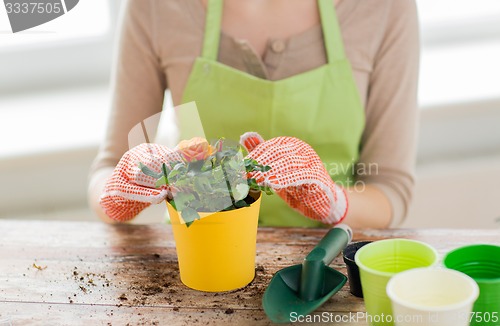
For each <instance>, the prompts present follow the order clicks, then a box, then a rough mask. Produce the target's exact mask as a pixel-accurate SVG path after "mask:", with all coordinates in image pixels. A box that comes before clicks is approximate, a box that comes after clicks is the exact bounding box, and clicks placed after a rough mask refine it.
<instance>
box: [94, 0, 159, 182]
mask: <svg viewBox="0 0 500 326" xmlns="http://www.w3.org/2000/svg"><path fill="white" fill-rule="evenodd" d="M155 7H156V1H155V0H129V1H127V3H126V4H125V9H124V15H123V17H122V25H121V31H120V36H119V40H118V48H117V55H116V56H115V65H114V71H113V78H112V88H113V91H112V96H113V99H112V108H111V114H110V116H109V120H108V121H109V122H108V126H107V130H106V136H105V139H104V142H103V143H102V144H101V146H100V149H99V153H98V155H97V157H96V159H95V160H94V163H93V165H92V168H91V177H92V175H93V174H95V173H96V172H97V170H99V169H102V168H105V167H108V168H109V167H114V166H116V165H117V163H118V161H119V160H120V158H121V157H122V155H123V154H124V153H125V152H126V151H127V150H128V149H129V148H128V147H129V146H128V134H129V132H130V131H131V130H132V128H133V127H134V126H135V125H137V124H138V123H140V122H141V121H143V120H144V119H147V118H148V117H151V116H153V115H154V114H157V113H159V112H161V110H162V107H163V99H164V94H165V89H166V88H167V80H166V76H165V74H164V70H163V69H162V67H161V60H160V58H159V55H158V50H157V42H156V40H155V31H156V29H155V25H156V21H155V17H156V16H157V15H155V11H156V9H155Z"/></svg>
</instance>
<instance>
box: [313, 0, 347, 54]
mask: <svg viewBox="0 0 500 326" xmlns="http://www.w3.org/2000/svg"><path fill="white" fill-rule="evenodd" d="M344 1H346V0H344ZM332 2H333V1H332V0H318V7H319V14H320V16H321V25H322V28H323V39H324V41H325V49H326V57H327V59H328V63H332V62H334V61H337V60H343V59H345V53H344V44H343V41H342V33H341V31H340V25H339V22H338V20H337V14H336V12H335V5H334V4H333V3H332Z"/></svg>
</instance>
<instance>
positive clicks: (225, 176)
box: [220, 160, 236, 208]
mask: <svg viewBox="0 0 500 326" xmlns="http://www.w3.org/2000/svg"><path fill="white" fill-rule="evenodd" d="M220 167H221V168H222V173H224V179H226V185H227V189H229V197H231V202H232V203H233V206H234V207H235V208H236V201H235V200H234V197H233V190H232V189H231V184H230V183H229V178H228V177H227V173H226V169H225V168H224V161H223V160H221V162H220Z"/></svg>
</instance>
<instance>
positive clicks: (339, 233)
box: [305, 224, 352, 266]
mask: <svg viewBox="0 0 500 326" xmlns="http://www.w3.org/2000/svg"><path fill="white" fill-rule="evenodd" d="M351 240H352V230H351V228H350V227H349V226H348V225H346V224H339V225H337V226H335V227H334V228H332V229H330V231H328V233H327V234H326V235H325V236H324V237H323V239H321V241H320V242H319V243H318V245H317V246H316V247H314V249H313V250H312V251H311V252H310V253H309V255H307V257H306V259H305V260H306V261H307V260H316V259H317V258H318V254H319V253H321V255H324V256H323V257H321V260H323V263H324V264H325V265H326V266H328V265H330V263H331V262H332V261H333V260H334V259H335V257H337V255H338V254H339V253H340V252H341V251H342V250H343V249H344V248H345V247H346V246H347V244H348V243H349V242H351ZM318 248H320V249H323V250H317V249H318ZM323 252H324V254H323Z"/></svg>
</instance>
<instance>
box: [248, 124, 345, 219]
mask: <svg viewBox="0 0 500 326" xmlns="http://www.w3.org/2000/svg"><path fill="white" fill-rule="evenodd" d="M240 143H241V144H242V145H243V146H244V147H245V148H246V149H247V150H248V151H249V154H248V157H249V158H252V159H254V160H256V161H257V162H258V163H259V164H262V165H268V166H270V167H271V170H270V171H268V172H253V173H251V175H249V177H250V178H255V179H256V180H257V182H258V183H259V184H260V185H265V186H269V187H270V188H272V189H273V190H274V191H275V192H276V193H277V194H278V195H279V196H280V197H281V198H282V199H283V200H285V201H286V202H287V203H288V204H289V205H290V206H291V207H292V208H294V209H296V210H298V211H299V212H301V213H302V214H303V215H305V216H307V217H309V218H311V219H314V220H318V221H321V222H323V223H328V224H337V223H340V222H341V221H342V220H343V219H344V217H345V216H346V214H347V206H348V205H347V196H346V194H345V192H344V190H343V189H342V188H341V187H339V186H337V185H336V184H335V182H333V180H332V179H331V178H330V176H329V175H328V172H327V171H326V169H325V167H324V165H323V162H321V159H320V158H319V156H318V154H316V152H315V151H314V149H313V148H312V147H311V146H310V145H309V144H307V143H305V142H304V141H302V140H300V139H297V138H293V137H277V138H272V139H270V140H268V141H264V139H262V137H261V136H260V135H259V134H257V133H255V132H247V133H245V134H244V135H243V136H241V139H240Z"/></svg>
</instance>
